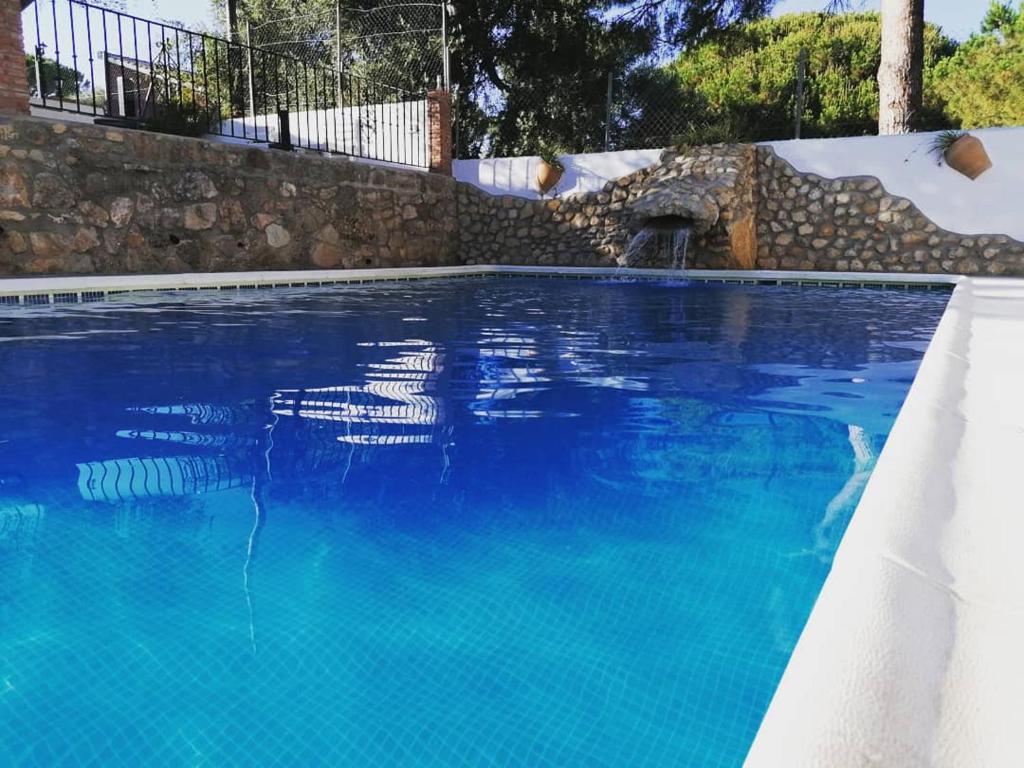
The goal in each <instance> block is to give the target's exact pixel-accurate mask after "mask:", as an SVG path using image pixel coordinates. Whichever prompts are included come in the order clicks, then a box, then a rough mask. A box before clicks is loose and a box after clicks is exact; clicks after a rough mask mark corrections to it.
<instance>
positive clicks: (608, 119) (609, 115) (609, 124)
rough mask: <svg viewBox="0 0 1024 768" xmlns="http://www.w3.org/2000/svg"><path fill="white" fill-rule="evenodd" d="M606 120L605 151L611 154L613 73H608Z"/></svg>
mask: <svg viewBox="0 0 1024 768" xmlns="http://www.w3.org/2000/svg"><path fill="white" fill-rule="evenodd" d="M604 114H605V118H604V151H605V152H610V151H611V148H612V73H611V70H609V71H608V96H607V104H606V106H605V113H604Z"/></svg>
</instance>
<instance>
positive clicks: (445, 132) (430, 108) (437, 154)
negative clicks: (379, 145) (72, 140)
mask: <svg viewBox="0 0 1024 768" xmlns="http://www.w3.org/2000/svg"><path fill="white" fill-rule="evenodd" d="M0 2H10V0H0ZM427 119H428V121H429V122H430V172H431V173H443V174H444V175H445V176H451V175H452V95H451V93H450V92H448V91H444V90H440V89H438V90H435V91H427Z"/></svg>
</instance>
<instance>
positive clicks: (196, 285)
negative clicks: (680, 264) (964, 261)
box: [0, 264, 962, 305]
mask: <svg viewBox="0 0 1024 768" xmlns="http://www.w3.org/2000/svg"><path fill="white" fill-rule="evenodd" d="M502 275H523V276H535V277H540V276H548V277H562V278H623V279H651V280H664V279H667V278H668V279H678V277H679V273H678V272H675V271H673V270H666V269H619V268H608V267H518V266H505V265H494V264H487V265H475V266H456V267H403V268H400V269H333V270H294V271H282V272H202V273H199V272H196V273H181V274H168V275H84V276H67V277H6V278H0V304H5V305H13V304H19V305H20V304H28V305H33V304H62V303H73V304H74V303H81V302H86V301H103V300H105V299H107V298H108V297H111V296H120V295H123V294H133V293H151V292H154V291H170V292H174V291H186V292H187V291H204V290H236V289H255V288H294V287H309V286H329V285H343V284H351V283H368V282H378V281H404V280H424V279H430V278H446V277H447V278H454V277H467V278H468V277H496V276H499V277H500V276H502ZM686 279H688V280H692V281H697V282H718V283H747V284H772V285H779V284H787V283H797V284H801V285H833V286H864V285H868V286H884V287H910V286H916V287H943V288H946V287H949V286H952V285H955V284H956V283H957V282H958V281H959V280H961V279H962V278H961V277H960V276H958V275H930V274H926V275H919V274H904V273H891V272H876V273H866V272H799V271H768V270H688V271H687V272H686Z"/></svg>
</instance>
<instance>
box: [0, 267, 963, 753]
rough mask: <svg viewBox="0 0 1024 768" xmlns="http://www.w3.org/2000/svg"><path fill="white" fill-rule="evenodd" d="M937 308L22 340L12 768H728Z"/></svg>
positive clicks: (11, 446) (506, 295)
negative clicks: (53, 767) (115, 767)
mask: <svg viewBox="0 0 1024 768" xmlns="http://www.w3.org/2000/svg"><path fill="white" fill-rule="evenodd" d="M947 299H948V294H946V293H943V292H929V291H904V290H882V289H857V288H844V289H839V288H808V287H785V286H779V287H776V286H771V287H762V286H727V285H719V286H712V285H708V286H701V285H678V284H676V285H658V284H648V283H617V284H600V283H597V282H593V281H585V280H584V281H568V280H565V281H563V280H550V279H547V280H543V279H529V278H521V279H480V280H430V281H421V282H415V283H387V284H377V285H369V286H367V285H361V286H350V287H334V288H325V289H309V290H304V289H302V290H300V289H296V290H268V291H234V292H230V293H200V294H192V295H180V294H178V295H170V294H168V295H163V296H149V297H137V298H133V299H132V300H131V303H121V304H118V303H103V304H95V305H82V306H69V307H49V308H10V309H4V310H2V311H0V372H2V376H3V384H2V387H0V765H13V766H47V767H48V768H49V767H51V766H121V765H124V766H143V765H144V766H218V767H219V766H274V765H280V766H402V767H403V768H414V767H418V766H467V767H469V766H474V767H475V766H524V767H527V766H528V767H530V768H537V767H539V766H551V767H552V768H554V767H559V768H561V767H565V766H615V767H618V768H621V767H623V766H631V767H634V766H688V765H694V766H697V765H699V766H737V765H740V764H741V763H742V761H743V758H744V756H745V754H746V751H747V749H748V748H749V746H750V744H751V742H752V740H753V738H754V734H755V732H756V730H757V727H758V725H759V723H760V720H761V718H762V716H763V715H764V712H765V710H766V708H767V706H768V703H769V701H770V699H771V696H772V693H773V692H774V689H775V687H776V685H777V683H778V681H779V678H780V676H781V674H782V671H783V669H784V667H785V665H786V662H787V660H788V658H789V655H790V653H791V651H792V649H793V646H794V644H795V642H796V640H797V637H798V636H799V634H800V631H801V629H802V627H803V625H804V623H805V621H806V619H807V616H808V614H809V612H810V609H811V607H812V605H813V603H814V600H815V598H816V596H817V594H818V592H819V590H820V588H821V585H822V582H823V580H824V578H825V576H826V574H827V572H828V569H829V565H830V562H831V559H832V556H833V554H834V552H835V549H836V547H837V545H838V543H839V539H840V537H841V536H842V534H843V531H844V529H845V527H846V524H847V522H848V520H849V518H850V515H851V513H852V512H853V509H854V507H855V506H856V503H857V500H858V499H859V497H860V494H861V491H862V489H863V487H864V484H865V483H866V481H867V478H868V476H869V474H870V471H871V468H872V467H873V466H874V463H875V461H876V460H877V457H878V454H879V451H880V450H881V449H882V446H883V444H884V442H885V438H886V436H887V434H888V432H889V430H890V428H891V427H892V423H893V420H894V418H895V416H896V414H897V412H898V410H899V407H900V405H901V403H902V401H903V399H904V397H905V396H906V393H907V390H908V388H909V386H910V383H911V381H912V379H913V376H914V374H915V372H916V370H917V367H918V364H919V362H920V359H921V356H922V355H923V352H924V349H925V347H926V345H927V343H928V340H929V339H930V338H931V335H932V332H933V331H934V329H935V326H936V325H937V323H938V321H939V318H940V317H941V315H942V312H943V310H944V308H945V304H946V301H947Z"/></svg>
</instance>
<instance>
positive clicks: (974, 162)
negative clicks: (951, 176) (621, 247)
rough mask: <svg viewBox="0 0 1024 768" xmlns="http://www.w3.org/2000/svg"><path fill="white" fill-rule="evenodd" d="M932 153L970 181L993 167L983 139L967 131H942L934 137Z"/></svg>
mask: <svg viewBox="0 0 1024 768" xmlns="http://www.w3.org/2000/svg"><path fill="white" fill-rule="evenodd" d="M930 149H931V152H932V154H934V155H936V156H937V157H938V158H939V162H940V163H941V162H942V161H943V160H945V161H946V165H948V166H949V167H950V168H952V169H953V170H955V171H959V172H960V173H962V174H963V175H964V176H966V177H967V178H969V179H976V178H978V177H979V176H981V174H983V173H984V172H985V171H987V170H988V169H989V168H991V167H992V160H991V159H989V156H988V152H986V151H985V145H984V144H982V143H981V139H979V138H978V137H976V136H971V134H969V133H967V131H942V132H941V133H937V134H935V136H934V137H932V143H931V147H930Z"/></svg>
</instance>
